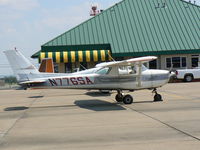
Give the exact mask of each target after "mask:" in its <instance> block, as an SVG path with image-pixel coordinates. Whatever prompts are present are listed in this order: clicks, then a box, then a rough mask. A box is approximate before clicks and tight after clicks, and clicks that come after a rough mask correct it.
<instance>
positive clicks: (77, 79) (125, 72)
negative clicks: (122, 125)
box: [5, 50, 174, 104]
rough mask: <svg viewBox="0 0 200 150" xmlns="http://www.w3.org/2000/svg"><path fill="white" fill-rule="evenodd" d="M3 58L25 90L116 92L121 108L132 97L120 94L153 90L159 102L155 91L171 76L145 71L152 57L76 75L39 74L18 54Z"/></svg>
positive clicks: (100, 66) (99, 66)
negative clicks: (51, 89)
mask: <svg viewBox="0 0 200 150" xmlns="http://www.w3.org/2000/svg"><path fill="white" fill-rule="evenodd" d="M5 54H6V56H7V59H8V61H9V63H10V65H11V67H12V70H13V72H14V74H15V75H16V77H17V80H18V83H19V84H20V85H21V86H23V87H24V88H40V89H41V88H60V89H61V88H64V89H98V90H116V91H117V94H116V97H115V99H116V101H117V102H123V103H124V104H131V103H133V97H132V96H131V95H128V94H127V95H125V94H124V93H123V92H122V91H123V90H130V91H134V90H142V89H152V90H153V92H154V93H155V96H154V101H162V96H161V95H160V94H158V93H157V90H156V89H157V88H158V87H161V86H163V85H165V84H167V83H168V81H169V79H170V77H171V76H172V75H174V73H172V72H170V71H167V70H155V69H154V70H153V69H147V68H146V67H145V66H144V65H143V64H144V63H146V62H149V61H152V60H155V59H157V57H155V56H146V57H139V58H132V59H128V60H124V61H114V62H104V63H100V64H97V65H96V66H95V68H92V69H87V70H84V71H79V72H75V73H41V72H39V71H38V70H37V69H36V68H35V66H33V65H32V64H31V63H30V61H29V60H28V59H27V58H25V57H24V56H23V55H22V54H21V53H20V52H19V51H18V50H8V51H5Z"/></svg>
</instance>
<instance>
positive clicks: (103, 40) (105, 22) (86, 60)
mask: <svg viewBox="0 0 200 150" xmlns="http://www.w3.org/2000/svg"><path fill="white" fill-rule="evenodd" d="M149 55H153V56H157V57H158V59H157V60H155V61H152V62H150V63H149V64H147V65H148V67H149V68H158V69H170V68H171V67H172V66H173V68H174V69H180V68H181V69H185V68H193V67H198V65H199V61H200V7H199V6H197V5H195V4H192V3H189V2H185V1H183V0H122V1H121V2H119V3H117V4H115V5H114V6H112V7H110V8H108V9H107V10H104V11H102V12H101V13H100V14H98V15H96V16H95V17H92V18H91V19H89V20H87V21H85V22H83V23H81V24H80V25H78V26H76V27H74V28H73V29H71V30H69V31H67V32H65V33H63V34H61V35H59V36H58V37H56V38H54V39H52V40H51V41H49V42H47V43H45V44H43V45H42V46H41V50H40V51H39V52H37V53H35V54H33V55H32V58H38V60H39V61H40V60H41V59H43V58H53V61H54V63H55V66H56V67H57V68H58V72H72V71H73V70H74V68H81V69H83V68H91V67H94V66H95V64H96V63H99V62H105V61H112V58H114V59H115V60H123V59H128V58H133V57H139V56H149ZM199 67H200V66H199Z"/></svg>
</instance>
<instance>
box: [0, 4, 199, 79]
mask: <svg viewBox="0 0 200 150" xmlns="http://www.w3.org/2000/svg"><path fill="white" fill-rule="evenodd" d="M119 1H121V0H0V75H2V74H3V75H9V74H12V71H11V69H9V68H10V67H9V66H8V62H7V60H6V58H5V56H4V54H3V51H4V50H8V49H14V47H16V48H17V49H18V50H20V51H21V52H22V53H23V54H24V55H25V56H26V57H30V56H31V55H32V54H33V53H34V52H36V51H38V50H40V48H41V45H42V44H44V43H46V42H48V41H49V40H51V39H52V38H54V37H56V36H58V35H60V34H62V33H63V32H65V31H67V30H69V29H71V28H72V27H74V26H76V25H78V24H80V23H82V22H83V21H85V20H87V19H88V18H90V16H89V11H90V7H91V4H93V3H97V4H98V6H99V9H106V8H108V7H110V6H112V5H113V4H115V3H117V2H119ZM187 1H189V0H187ZM192 1H193V0H192ZM198 1H200V0H196V2H198ZM32 62H33V63H35V64H36V61H32Z"/></svg>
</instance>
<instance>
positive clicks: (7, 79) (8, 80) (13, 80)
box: [4, 76, 17, 84]
mask: <svg viewBox="0 0 200 150" xmlns="http://www.w3.org/2000/svg"><path fill="white" fill-rule="evenodd" d="M4 80H5V83H7V84H16V83H17V79H16V77H14V76H8V77H4Z"/></svg>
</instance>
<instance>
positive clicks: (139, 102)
mask: <svg viewBox="0 0 200 150" xmlns="http://www.w3.org/2000/svg"><path fill="white" fill-rule="evenodd" d="M142 103H155V102H154V101H153V100H152V101H140V102H133V104H142Z"/></svg>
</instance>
